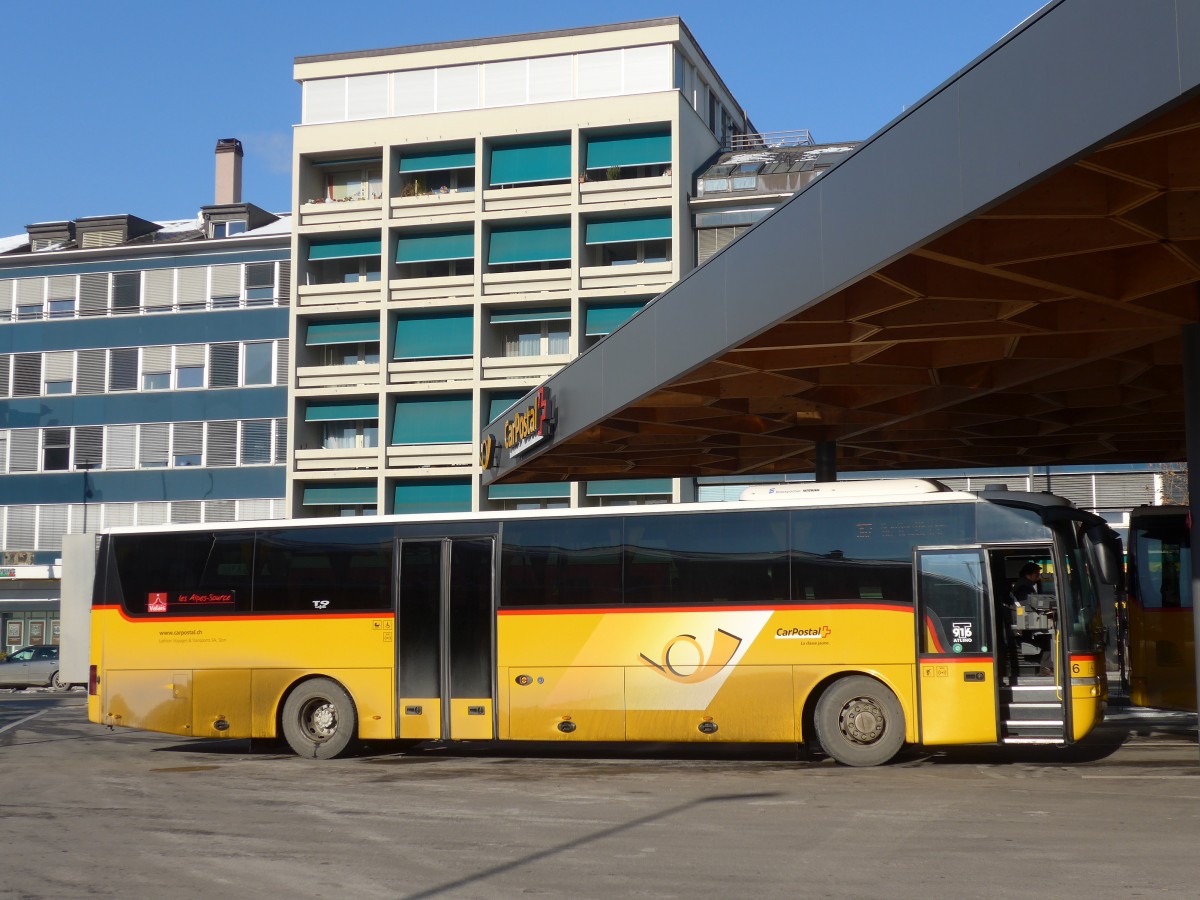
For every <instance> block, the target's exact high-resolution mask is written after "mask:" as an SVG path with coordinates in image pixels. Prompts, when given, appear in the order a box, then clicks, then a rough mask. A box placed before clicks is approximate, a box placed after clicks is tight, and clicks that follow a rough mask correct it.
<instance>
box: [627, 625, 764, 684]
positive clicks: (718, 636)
mask: <svg viewBox="0 0 1200 900" xmlns="http://www.w3.org/2000/svg"><path fill="white" fill-rule="evenodd" d="M741 643H742V639H741V638H740V637H738V636H737V635H736V634H730V633H729V632H728V631H723V630H722V629H720V628H718V629H717V630H716V631H715V632H713V642H712V652H711V653H709V655H708V659H707V660H705V658H704V650H703V649H702V648H701V646H700V642H699V641H697V640H696V636H695V635H692V634H677V635H676V636H675V637H673V638H671V639H670V640H669V641H667V643H666V645H665V646H664V647H663V648H662V657H661V659H662V661H661V662H655V661H654V660H652V659H651V658H650V657H648V656H647V655H646V654H645V653H639V654H638V657H639V658H640V659H641V661H642V663H643V664H645V665H647V666H649V667H650V668H652V669H655V670H657V671H658V673H659V674H660V675H662V676H663V677H664V678H668V679H670V680H671V681H677V682H679V683H680V684H697V683H699V682H701V681H707V680H708V679H710V678H712V677H713V676H714V675H716V674H717V673H718V672H720V671H721V670H722V669H723V668H725V666H727V665H728V664H729V661H730V660H731V659H733V654H734V653H736V652H737V648H738V647H739V646H741ZM677 644H686V645H687V646H689V647H691V648H692V650H693V651H694V652H695V661H694V662H693V660H692V659H690V658H689V659H688V661H687V663H683V662H681V661H680V662H677V663H675V664H673V663H672V661H671V650H673V649H674V648H675V646H676V645H677ZM687 656H689V657H691V656H692V654H687ZM675 665H680V666H682V667H683V668H684V669H685V670H686V669H687V667H688V666H689V665H694V666H695V668H694V669H692V671H690V672H687V671H683V672H681V671H679V670H678V669H676V668H675Z"/></svg>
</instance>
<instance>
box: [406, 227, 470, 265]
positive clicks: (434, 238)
mask: <svg viewBox="0 0 1200 900" xmlns="http://www.w3.org/2000/svg"><path fill="white" fill-rule="evenodd" d="M474 255H475V233H474V232H472V231H436V232H430V231H426V232H421V233H418V234H401V235H400V236H399V238H397V240H396V262H398V263H418V262H439V261H442V260H447V259H470V258H471V257H473V256H474Z"/></svg>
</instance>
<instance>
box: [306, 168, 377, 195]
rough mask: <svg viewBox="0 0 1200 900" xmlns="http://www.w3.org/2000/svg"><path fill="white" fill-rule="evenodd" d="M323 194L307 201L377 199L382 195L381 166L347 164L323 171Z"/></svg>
mask: <svg viewBox="0 0 1200 900" xmlns="http://www.w3.org/2000/svg"><path fill="white" fill-rule="evenodd" d="M324 182H325V184H324V188H325V189H324V196H322V197H314V198H312V199H310V200H307V201H305V202H307V203H344V202H346V201H348V200H378V199H380V198H381V197H382V196H383V166H382V165H379V164H375V165H366V166H361V165H360V166H349V167H347V168H342V169H336V170H333V171H328V172H325V173H324Z"/></svg>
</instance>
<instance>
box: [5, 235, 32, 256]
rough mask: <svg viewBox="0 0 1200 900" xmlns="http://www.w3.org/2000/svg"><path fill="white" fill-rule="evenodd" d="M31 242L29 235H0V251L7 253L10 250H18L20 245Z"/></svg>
mask: <svg viewBox="0 0 1200 900" xmlns="http://www.w3.org/2000/svg"><path fill="white" fill-rule="evenodd" d="M28 243H29V235H27V234H14V235H12V236H11V237H0V253H7V252H8V251H9V250H16V249H17V248H18V247H23V246H25V245H26V244H28Z"/></svg>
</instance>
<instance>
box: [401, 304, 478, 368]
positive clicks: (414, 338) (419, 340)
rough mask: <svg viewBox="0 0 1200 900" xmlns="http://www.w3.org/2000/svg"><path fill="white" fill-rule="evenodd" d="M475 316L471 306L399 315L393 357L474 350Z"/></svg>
mask: <svg viewBox="0 0 1200 900" xmlns="http://www.w3.org/2000/svg"><path fill="white" fill-rule="evenodd" d="M474 321H475V319H474V316H473V315H472V314H471V310H469V309H453V310H440V311H439V312H433V313H416V314H412V315H410V314H405V315H402V316H400V317H399V318H397V319H396V343H395V346H394V348H393V352H392V358H393V359H436V358H443V357H450V356H470V355H471V354H472V353H473V352H474V342H475V335H474V330H473V325H474Z"/></svg>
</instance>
